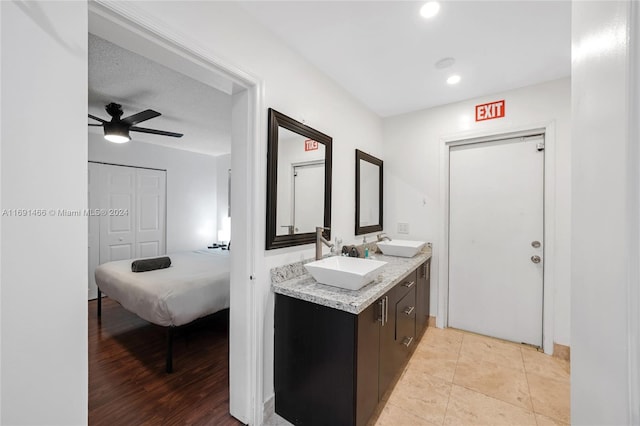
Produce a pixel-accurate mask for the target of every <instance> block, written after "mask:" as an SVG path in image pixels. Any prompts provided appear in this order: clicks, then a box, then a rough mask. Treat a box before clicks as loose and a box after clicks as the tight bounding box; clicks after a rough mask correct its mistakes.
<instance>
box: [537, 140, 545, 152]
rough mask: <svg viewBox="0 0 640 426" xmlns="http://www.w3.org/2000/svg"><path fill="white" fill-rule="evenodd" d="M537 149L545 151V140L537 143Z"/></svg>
mask: <svg viewBox="0 0 640 426" xmlns="http://www.w3.org/2000/svg"><path fill="white" fill-rule="evenodd" d="M536 149H537V150H538V151H544V142H538V143H537V144H536Z"/></svg>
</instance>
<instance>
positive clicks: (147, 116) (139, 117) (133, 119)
mask: <svg viewBox="0 0 640 426" xmlns="http://www.w3.org/2000/svg"><path fill="white" fill-rule="evenodd" d="M159 115H162V114H160V113H159V112H158V111H154V110H152V109H147V110H144V111H142V112H139V113H137V114H133V115H130V116H129V117H127V118H123V119H122V122H124V123H127V124H129V125H131V126H134V125H136V124H138V123H142V122H143V121H147V120H151V119H152V118H155V117H158V116H159Z"/></svg>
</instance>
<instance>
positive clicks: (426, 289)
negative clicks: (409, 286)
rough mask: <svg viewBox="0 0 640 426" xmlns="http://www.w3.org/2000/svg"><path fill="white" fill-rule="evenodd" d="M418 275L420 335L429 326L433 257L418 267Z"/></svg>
mask: <svg viewBox="0 0 640 426" xmlns="http://www.w3.org/2000/svg"><path fill="white" fill-rule="evenodd" d="M417 275H418V287H417V288H416V335H419V334H420V333H421V332H422V331H423V330H424V329H425V328H426V327H427V324H428V321H429V296H430V294H431V289H430V285H429V284H430V279H429V277H430V275H431V259H429V260H427V261H426V262H424V263H423V264H422V265H420V266H419V267H418V270H417Z"/></svg>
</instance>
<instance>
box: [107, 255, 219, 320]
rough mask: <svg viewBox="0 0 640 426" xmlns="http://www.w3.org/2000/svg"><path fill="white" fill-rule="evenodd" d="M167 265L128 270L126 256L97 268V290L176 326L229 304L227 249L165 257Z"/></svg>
mask: <svg viewBox="0 0 640 426" xmlns="http://www.w3.org/2000/svg"><path fill="white" fill-rule="evenodd" d="M167 256H169V257H170V258H171V266H170V267H169V268H166V269H158V270H155V271H148V272H131V262H132V261H133V259H129V260H118V261H115V262H108V263H103V264H102V265H100V266H98V267H97V268H96V272H95V276H96V283H97V284H98V288H99V289H100V291H102V292H103V293H104V294H106V295H107V296H109V297H110V298H112V299H114V300H116V301H118V302H119V303H120V304H121V305H122V306H123V307H124V308H125V309H127V310H128V311H130V312H133V313H135V314H136V315H138V316H139V317H140V318H142V319H144V320H147V321H149V322H152V323H154V324H158V325H162V326H172V325H174V326H179V325H184V324H187V323H189V322H191V321H193V320H195V319H198V318H200V317H203V316H206V315H209V314H212V313H215V312H218V311H220V310H222V309H226V308H228V307H229V260H230V256H229V252H228V251H227V250H219V249H215V250H196V251H190V252H177V253H172V254H169V255H167Z"/></svg>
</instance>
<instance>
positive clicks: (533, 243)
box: [531, 241, 540, 248]
mask: <svg viewBox="0 0 640 426" xmlns="http://www.w3.org/2000/svg"><path fill="white" fill-rule="evenodd" d="M531 247H533V248H540V241H531Z"/></svg>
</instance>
